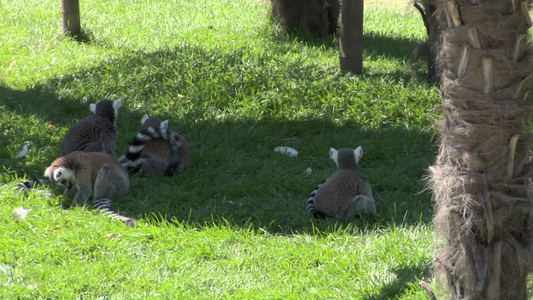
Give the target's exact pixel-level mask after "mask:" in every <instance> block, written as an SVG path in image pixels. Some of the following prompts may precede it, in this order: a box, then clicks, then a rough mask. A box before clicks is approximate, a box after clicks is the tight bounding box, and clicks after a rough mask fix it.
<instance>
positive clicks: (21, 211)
mask: <svg viewBox="0 0 533 300" xmlns="http://www.w3.org/2000/svg"><path fill="white" fill-rule="evenodd" d="M30 211H32V210H31V209H26V208H24V207H17V208H15V209H14V210H13V214H11V215H12V216H13V218H15V219H16V220H17V221H24V220H25V219H26V217H27V216H28V213H29V212H30Z"/></svg>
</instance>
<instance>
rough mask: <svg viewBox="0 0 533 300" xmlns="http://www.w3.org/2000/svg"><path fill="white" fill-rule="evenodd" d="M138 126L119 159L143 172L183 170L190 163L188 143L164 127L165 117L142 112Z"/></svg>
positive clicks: (159, 172)
mask: <svg viewBox="0 0 533 300" xmlns="http://www.w3.org/2000/svg"><path fill="white" fill-rule="evenodd" d="M141 124H142V127H141V130H140V131H139V133H138V134H137V135H136V136H135V138H134V139H133V140H132V141H131V143H130V146H129V149H128V153H126V155H124V156H123V157H121V158H120V162H121V163H122V164H123V166H125V167H126V168H128V169H129V170H132V171H140V172H141V174H143V175H166V176H172V175H173V174H174V173H176V172H177V173H183V172H184V171H185V169H186V168H187V167H188V166H189V165H190V164H191V159H192V154H191V149H190V146H189V143H188V142H187V140H186V139H185V138H184V137H183V136H182V135H180V134H178V133H176V132H173V131H171V130H169V129H168V120H166V121H163V122H162V121H161V120H159V119H157V118H151V117H149V116H148V115H145V116H143V118H142V120H141Z"/></svg>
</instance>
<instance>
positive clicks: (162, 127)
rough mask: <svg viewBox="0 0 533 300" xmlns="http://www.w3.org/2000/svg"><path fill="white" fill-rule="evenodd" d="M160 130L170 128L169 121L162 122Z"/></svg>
mask: <svg viewBox="0 0 533 300" xmlns="http://www.w3.org/2000/svg"><path fill="white" fill-rule="evenodd" d="M159 128H161V129H163V130H166V129H167V128H168V120H165V121H163V122H161V124H160V125H159Z"/></svg>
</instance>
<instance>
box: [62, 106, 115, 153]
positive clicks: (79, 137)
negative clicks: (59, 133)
mask: <svg viewBox="0 0 533 300" xmlns="http://www.w3.org/2000/svg"><path fill="white" fill-rule="evenodd" d="M121 104H122V99H118V100H115V101H111V100H107V99H105V100H102V101H100V102H98V103H96V104H91V105H90V110H91V111H92V112H93V113H94V114H93V115H91V116H88V117H86V118H84V119H82V120H80V121H79V122H78V123H76V124H74V125H72V126H71V127H70V128H69V130H68V131H67V133H66V134H65V137H64V138H63V141H62V142H61V145H60V151H61V155H62V156H63V155H67V154H69V153H71V152H73V151H83V152H103V153H107V154H110V155H113V156H116V148H117V128H116V121H117V117H118V109H119V107H120V106H121Z"/></svg>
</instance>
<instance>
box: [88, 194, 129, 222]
mask: <svg viewBox="0 0 533 300" xmlns="http://www.w3.org/2000/svg"><path fill="white" fill-rule="evenodd" d="M111 202H112V201H111V200H110V199H106V198H103V199H98V200H94V204H93V207H94V209H96V211H98V212H100V213H102V214H105V215H106V216H108V217H110V218H114V219H117V220H119V221H122V222H123V223H124V224H126V225H127V226H128V227H135V226H137V220H135V219H132V218H129V217H125V216H123V215H120V214H118V213H116V212H115V211H113V209H112V208H111Z"/></svg>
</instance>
